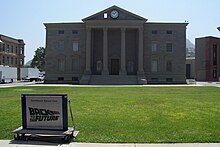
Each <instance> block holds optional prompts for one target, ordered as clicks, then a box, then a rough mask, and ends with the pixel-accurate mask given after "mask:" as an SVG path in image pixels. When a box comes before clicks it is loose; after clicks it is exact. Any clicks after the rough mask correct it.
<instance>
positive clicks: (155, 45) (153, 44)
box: [151, 42, 157, 52]
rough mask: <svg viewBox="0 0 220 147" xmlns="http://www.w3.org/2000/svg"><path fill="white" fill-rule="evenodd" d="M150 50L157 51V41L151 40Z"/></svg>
mask: <svg viewBox="0 0 220 147" xmlns="http://www.w3.org/2000/svg"><path fill="white" fill-rule="evenodd" d="M151 50H152V52H156V51H157V43H156V42H152V48H151Z"/></svg>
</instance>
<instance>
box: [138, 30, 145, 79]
mask: <svg viewBox="0 0 220 147" xmlns="http://www.w3.org/2000/svg"><path fill="white" fill-rule="evenodd" d="M138 34H139V38H138V40H139V41H138V42H139V43H138V74H139V75H140V74H144V69H143V56H144V55H143V53H144V52H143V43H144V42H143V27H140V28H139V33H138Z"/></svg>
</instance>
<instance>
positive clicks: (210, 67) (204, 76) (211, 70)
mask: <svg viewBox="0 0 220 147" xmlns="http://www.w3.org/2000/svg"><path fill="white" fill-rule="evenodd" d="M195 43H196V47H195V49H196V62H195V66H196V80H197V81H218V80H219V77H220V38H217V37H212V36H207V37H202V38H196V41H195Z"/></svg>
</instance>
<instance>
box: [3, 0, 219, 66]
mask: <svg viewBox="0 0 220 147" xmlns="http://www.w3.org/2000/svg"><path fill="white" fill-rule="evenodd" d="M219 4H220V1H219V0H1V2H0V10H1V11H0V18H1V19H0V34H3V35H6V36H10V37H13V38H16V39H23V40H24V42H25V44H26V45H25V56H26V57H25V63H26V62H27V61H29V60H31V59H33V56H34V54H35V51H36V49H37V48H38V47H45V38H46V31H45V26H44V25H43V23H58V22H81V21H82V19H83V18H86V17H88V16H90V15H93V14H95V13H97V12H100V11H102V10H104V9H106V8H109V7H111V6H113V5H116V6H118V7H121V8H123V9H125V10H127V11H130V12H132V13H135V14H137V15H139V16H142V17H144V18H146V19H148V22H180V23H182V22H185V21H188V23H189V25H188V26H187V31H186V32H187V33H186V38H188V39H189V40H190V41H191V42H193V43H194V42H195V38H198V37H204V36H216V37H220V32H219V31H218V30H217V27H218V26H220V18H219V17H220V15H219V14H220V8H219ZM217 20H218V21H217Z"/></svg>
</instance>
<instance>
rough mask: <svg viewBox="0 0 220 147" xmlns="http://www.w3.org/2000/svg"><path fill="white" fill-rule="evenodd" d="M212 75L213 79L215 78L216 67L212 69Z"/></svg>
mask: <svg viewBox="0 0 220 147" xmlns="http://www.w3.org/2000/svg"><path fill="white" fill-rule="evenodd" d="M212 77H213V78H214V79H215V78H217V70H216V69H214V70H213V71H212Z"/></svg>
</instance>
